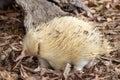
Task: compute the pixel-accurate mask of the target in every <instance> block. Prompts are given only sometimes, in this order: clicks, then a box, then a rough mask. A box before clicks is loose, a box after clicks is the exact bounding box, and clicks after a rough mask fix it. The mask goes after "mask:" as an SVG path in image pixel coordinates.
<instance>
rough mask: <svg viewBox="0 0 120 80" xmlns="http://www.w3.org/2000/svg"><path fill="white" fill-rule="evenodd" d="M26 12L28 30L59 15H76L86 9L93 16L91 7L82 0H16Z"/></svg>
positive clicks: (25, 22)
mask: <svg viewBox="0 0 120 80" xmlns="http://www.w3.org/2000/svg"><path fill="white" fill-rule="evenodd" d="M16 2H17V4H18V5H20V6H21V7H22V8H23V10H24V12H25V15H24V25H25V27H26V30H28V29H29V28H31V27H36V26H38V25H39V24H40V23H42V22H47V21H49V20H51V19H52V18H54V17H57V16H65V15H75V14H77V13H79V11H81V9H82V10H85V11H86V12H87V15H88V16H89V17H91V16H92V15H91V14H90V12H89V9H88V8H87V7H86V6H85V5H84V4H83V3H82V1H81V0H16Z"/></svg>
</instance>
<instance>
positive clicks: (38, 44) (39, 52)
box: [37, 43, 40, 55]
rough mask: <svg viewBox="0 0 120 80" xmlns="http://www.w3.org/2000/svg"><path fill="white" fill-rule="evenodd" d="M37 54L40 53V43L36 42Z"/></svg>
mask: <svg viewBox="0 0 120 80" xmlns="http://www.w3.org/2000/svg"><path fill="white" fill-rule="evenodd" d="M37 54H38V55H40V43H38V51H37Z"/></svg>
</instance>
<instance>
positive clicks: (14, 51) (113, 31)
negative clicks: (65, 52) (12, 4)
mask: <svg viewBox="0 0 120 80" xmlns="http://www.w3.org/2000/svg"><path fill="white" fill-rule="evenodd" d="M84 3H85V4H86V5H87V6H88V7H89V9H90V11H91V13H92V14H93V19H91V18H88V17H86V16H85V15H84V14H85V13H84V12H82V13H80V14H78V15H76V16H77V17H80V18H82V19H85V20H87V21H94V22H95V23H97V24H96V25H97V27H99V29H100V30H101V31H102V32H103V33H104V34H105V36H106V38H107V39H108V40H109V41H110V42H111V45H112V46H114V47H115V48H116V51H113V52H111V53H109V54H107V55H104V56H101V57H99V58H97V60H98V62H97V63H96V64H95V65H94V66H92V67H90V68H87V67H85V68H84V70H83V72H79V71H69V70H68V72H67V73H66V74H64V75H63V73H65V71H63V72H58V71H54V70H48V69H41V70H40V71H35V69H36V68H37V66H38V60H37V59H36V58H35V57H33V59H30V58H29V57H26V58H24V59H23V60H20V61H18V62H15V59H16V58H17V56H18V55H20V52H21V49H22V39H23V36H24V35H25V28H24V25H23V19H24V18H23V12H22V10H19V7H16V8H14V9H8V10H7V11H3V10H1V9H0V80H65V79H66V80H120V1H119V0H84Z"/></svg>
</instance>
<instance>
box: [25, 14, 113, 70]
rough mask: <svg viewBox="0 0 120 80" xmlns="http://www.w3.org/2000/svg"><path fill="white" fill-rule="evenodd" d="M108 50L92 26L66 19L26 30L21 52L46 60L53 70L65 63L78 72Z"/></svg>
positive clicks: (100, 34) (110, 48) (101, 36)
mask: <svg viewBox="0 0 120 80" xmlns="http://www.w3.org/2000/svg"><path fill="white" fill-rule="evenodd" d="M38 46H39V49H38ZM112 50H113V49H112V47H111V46H110V45H109V42H108V41H107V40H106V39H105V38H104V37H103V34H102V33H101V32H100V31H99V30H98V29H97V28H96V27H95V26H94V25H91V24H90V23H89V22H85V21H83V20H79V19H78V18H75V17H70V16H66V17H61V18H55V19H53V20H51V21H49V22H48V23H43V24H41V25H39V26H38V27H37V28H32V29H30V30H29V31H28V32H27V34H26V36H25V38H24V41H23V52H27V54H28V55H33V56H34V55H37V56H39V57H41V58H44V59H46V60H47V61H48V62H49V63H50V65H51V66H52V67H53V68H54V69H56V70H60V69H61V70H63V69H64V68H65V66H66V64H67V63H71V64H73V65H74V68H75V69H77V70H82V68H83V67H84V66H85V65H86V64H88V63H89V61H91V60H92V59H94V58H95V57H96V56H97V55H99V54H104V53H109V52H110V51H112Z"/></svg>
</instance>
